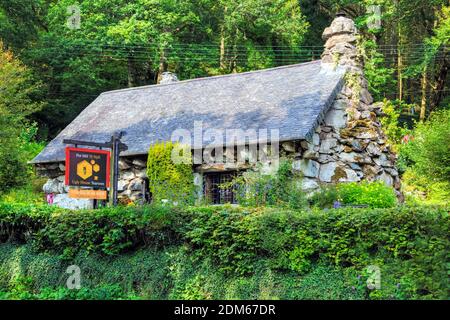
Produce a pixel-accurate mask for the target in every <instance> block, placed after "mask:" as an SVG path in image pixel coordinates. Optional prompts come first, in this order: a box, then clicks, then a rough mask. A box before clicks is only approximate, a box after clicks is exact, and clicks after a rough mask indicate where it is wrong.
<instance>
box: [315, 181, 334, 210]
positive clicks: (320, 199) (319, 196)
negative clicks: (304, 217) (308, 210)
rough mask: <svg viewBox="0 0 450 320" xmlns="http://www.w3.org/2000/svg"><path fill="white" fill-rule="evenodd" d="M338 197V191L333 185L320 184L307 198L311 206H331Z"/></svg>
mask: <svg viewBox="0 0 450 320" xmlns="http://www.w3.org/2000/svg"><path fill="white" fill-rule="evenodd" d="M338 199H339V193H338V190H337V187H336V186H335V185H327V186H321V187H320V189H319V190H318V191H316V192H314V194H313V195H312V196H311V197H310V198H309V199H308V200H309V203H310V204H311V206H313V207H317V208H322V209H323V208H332V207H333V205H334V202H335V201H337V200H338Z"/></svg>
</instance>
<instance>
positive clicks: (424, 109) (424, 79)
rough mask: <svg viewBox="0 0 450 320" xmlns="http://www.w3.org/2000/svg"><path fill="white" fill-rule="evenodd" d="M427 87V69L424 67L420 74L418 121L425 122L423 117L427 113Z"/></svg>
mask: <svg viewBox="0 0 450 320" xmlns="http://www.w3.org/2000/svg"><path fill="white" fill-rule="evenodd" d="M427 86H428V77H427V67H425V68H424V70H423V73H422V101H421V103H420V121H424V120H425V116H426V113H427Z"/></svg>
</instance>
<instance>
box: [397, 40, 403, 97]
mask: <svg viewBox="0 0 450 320" xmlns="http://www.w3.org/2000/svg"><path fill="white" fill-rule="evenodd" d="M402 69H403V59H402V51H401V49H400V44H399V47H398V49H397V79H398V100H403V75H402Z"/></svg>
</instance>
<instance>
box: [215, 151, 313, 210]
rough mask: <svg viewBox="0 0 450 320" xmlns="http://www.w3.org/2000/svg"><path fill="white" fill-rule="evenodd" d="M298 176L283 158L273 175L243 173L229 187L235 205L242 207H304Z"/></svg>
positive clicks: (305, 202)
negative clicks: (233, 194) (232, 193)
mask: <svg viewBox="0 0 450 320" xmlns="http://www.w3.org/2000/svg"><path fill="white" fill-rule="evenodd" d="M300 178H301V176H300V175H299V174H298V173H296V171H294V170H293V169H292V161H290V160H287V159H284V160H282V161H280V164H279V166H278V168H277V171H276V172H273V173H264V172H262V170H255V171H246V172H244V173H243V174H242V175H239V176H237V177H236V178H235V179H233V181H232V182H231V183H229V184H225V185H224V187H228V186H229V185H230V184H231V185H232V186H233V187H234V188H235V190H236V195H237V196H236V197H237V200H238V203H240V204H241V205H243V206H278V207H288V208H292V209H300V208H305V207H307V205H308V202H307V199H306V195H305V193H304V192H303V190H302V189H301V187H300V184H299V182H300Z"/></svg>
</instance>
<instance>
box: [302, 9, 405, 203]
mask: <svg viewBox="0 0 450 320" xmlns="http://www.w3.org/2000/svg"><path fill="white" fill-rule="evenodd" d="M323 39H324V40H325V41H326V43H325V50H324V53H323V55H322V64H326V65H332V66H333V67H340V68H344V69H345V70H346V75H345V83H344V85H343V88H342V89H341V91H340V92H339V93H338V95H337V97H336V99H335V101H334V103H333V105H332V106H331V108H330V110H329V111H328V112H327V114H326V115H325V117H324V120H323V122H322V123H321V124H320V125H319V126H318V127H317V129H316V133H315V135H314V137H313V139H312V141H311V142H309V147H308V148H309V151H310V152H309V153H308V157H307V159H309V160H310V161H312V162H315V163H314V165H315V167H320V170H319V176H318V180H319V182H321V183H337V182H356V181H362V180H366V181H383V182H385V183H386V184H387V185H389V186H393V187H394V188H395V189H396V190H397V195H398V196H399V198H401V193H400V179H399V176H398V172H397V169H396V168H395V161H396V156H395V154H394V153H393V152H392V150H391V147H390V146H389V144H388V142H387V138H386V136H385V134H384V132H383V130H382V128H381V123H380V121H379V119H378V116H380V115H381V114H382V111H381V107H382V104H379V103H376V104H374V103H373V98H372V95H371V94H370V93H369V91H368V82H367V80H366V79H365V77H364V70H363V66H364V61H363V59H362V58H361V55H360V54H359V50H358V30H357V29H356V26H355V23H354V22H353V20H351V19H349V18H346V17H345V16H344V15H343V14H339V15H338V16H337V17H336V18H335V19H334V20H333V22H332V23H331V26H330V27H328V28H326V29H325V31H324V33H323Z"/></svg>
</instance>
